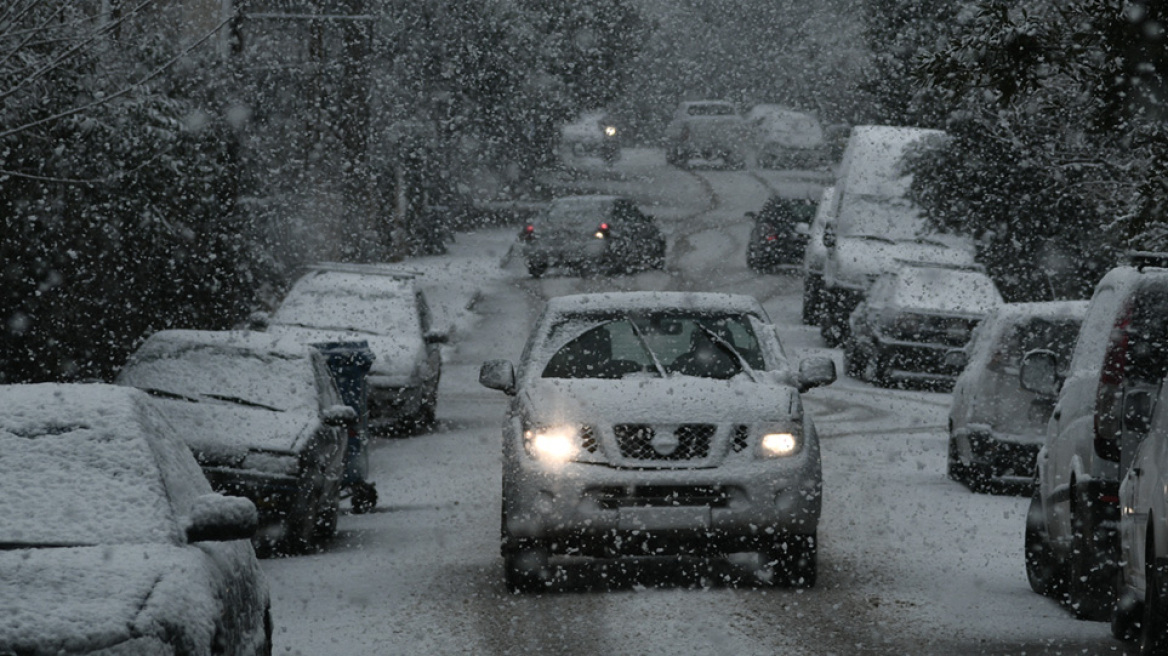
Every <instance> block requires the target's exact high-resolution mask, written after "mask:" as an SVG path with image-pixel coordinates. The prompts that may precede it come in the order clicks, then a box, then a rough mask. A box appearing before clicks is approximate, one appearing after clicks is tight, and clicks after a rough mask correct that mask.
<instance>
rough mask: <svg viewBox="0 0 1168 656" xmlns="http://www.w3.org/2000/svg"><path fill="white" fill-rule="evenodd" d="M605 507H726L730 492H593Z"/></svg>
mask: <svg viewBox="0 0 1168 656" xmlns="http://www.w3.org/2000/svg"><path fill="white" fill-rule="evenodd" d="M587 494H588V495H589V496H592V497H594V498H595V499H596V501H597V503H598V504H599V505H600V507H601V508H604V509H608V510H613V509H618V508H645V507H652V508H671V507H675V506H705V507H709V508H725V507H726V505H727V504H728V503H729V501H730V495H729V493H728V492H727V491H726V490H725V489H724V488H722V487H719V486H715V485H638V486H635V487H628V488H626V487H617V486H610V487H601V488H595V489H592V490H589V491H588V492H587Z"/></svg>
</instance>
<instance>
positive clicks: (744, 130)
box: [665, 100, 750, 168]
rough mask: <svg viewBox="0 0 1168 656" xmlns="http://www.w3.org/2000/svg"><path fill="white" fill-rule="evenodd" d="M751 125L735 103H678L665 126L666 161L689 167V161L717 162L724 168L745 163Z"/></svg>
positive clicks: (713, 101) (699, 101)
mask: <svg viewBox="0 0 1168 656" xmlns="http://www.w3.org/2000/svg"><path fill="white" fill-rule="evenodd" d="M749 131H750V128H749V126H747V124H746V121H745V120H744V119H743V118H742V115H741V114H739V113H738V108H737V107H735V106H734V103H731V102H727V101H725V100H691V101H686V102H683V103H681V104H679V105H678V106H677V110H676V111H675V112H674V113H673V119H672V120H670V121H669V125H667V126H666V127H665V140H666V145H665V161H666V162H668V163H669V164H672V165H673V166H680V167H688V166H689V165H690V160H694V159H698V160H702V161H703V162H707V163H711V162H712V163H720V164H721V165H722V166H725V167H727V168H742V167H744V166H746V151H747V143H748V141H749Z"/></svg>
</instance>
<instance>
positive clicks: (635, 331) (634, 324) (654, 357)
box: [626, 319, 668, 378]
mask: <svg viewBox="0 0 1168 656" xmlns="http://www.w3.org/2000/svg"><path fill="white" fill-rule="evenodd" d="M626 321H628V322H629V325H630V326H632V328H633V334H634V335H636V336H637V340H638V341H640V342H641V347H642V348H644V349H645V352H646V353H648V354H649V357H650V358H651V359H652V360H653V366H654V367H656V368H657V375H659V376H661V377H662V378H666V377H667V376H668V374H666V373H665V367H664V366H662V364H661V361H660V360H658V359H657V354H656V353H654V352H653V349H651V348H649V342H648V341H647V340H646V339H645V334H644V333H642V332H641V329H640V328H638V327H637V322H636V321H633V320H632V319H626Z"/></svg>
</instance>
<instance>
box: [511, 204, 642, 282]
mask: <svg viewBox="0 0 1168 656" xmlns="http://www.w3.org/2000/svg"><path fill="white" fill-rule="evenodd" d="M519 246H520V250H521V252H522V253H523V259H524V260H525V261H526V263H527V271H528V273H530V274H531V275H532V277H534V278H538V277H540V276H542V275H543V274H544V273H545V272H546V271H547V270H548V268H549V267H553V266H560V267H565V268H569V269H573V270H576V271H581V272H586V273H596V274H608V275H614V274H621V273H630V272H633V271H637V270H643V269H662V268H664V267H665V236H664V235H663V234H662V233H661V228H660V227H659V226H658V225H657V222H656V221H654V220H653V217H651V216H649V215H647V214H645V213H644V212H642V211H641V210H640V209H639V208H638V207H637V206H636V205H635V204H634V203H633V202H632V201H631V200H629V199H627V198H622V197H620V196H603V195H591V196H565V197H561V198H557V199H555V200H553V201H552V202H551V203H550V204H549V205H548V207H547V208H546V209H544V210H543V211H542V212H540V213H539V214H538V215H536V216H535V217H534V218H533V219H532V221H531V222H530V223H528V224H527V225H525V226H524V227H523V230H522V231H520V233H519Z"/></svg>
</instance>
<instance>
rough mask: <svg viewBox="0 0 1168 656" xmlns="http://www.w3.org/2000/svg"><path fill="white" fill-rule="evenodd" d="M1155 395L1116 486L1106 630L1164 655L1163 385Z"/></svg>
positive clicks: (1167, 407) (1167, 414)
mask: <svg viewBox="0 0 1168 656" xmlns="http://www.w3.org/2000/svg"><path fill="white" fill-rule="evenodd" d="M1157 397H1158V398H1157ZM1157 397H1153V396H1151V395H1150V396H1149V398H1150V399H1152V401H1151V403H1152V405H1153V406H1154V407H1155V408H1156V410H1155V413H1154V416H1153V417H1152V419H1151V425H1150V427H1149V428H1148V431H1147V437H1145V438H1144V440H1143V441H1141V442H1140V443H1139V445H1138V446H1137V447H1136V450H1135V454H1134V455H1133V456H1132V458H1131V466H1130V467H1128V469H1127V471H1126V473H1125V475H1124V477H1123V480H1122V482H1120V484H1119V507H1120V515H1119V545H1120V546H1119V562H1120V574H1119V576H1118V577H1117V578H1116V581H1117V583H1116V591H1115V612H1114V614H1113V615H1112V625H1111V628H1112V632H1113V633H1114V634H1115V637H1117V638H1120V639H1122V640H1126V639H1131V638H1136V637H1137V636H1138V637H1139V639H1140V647H1141V649H1140V653H1141V654H1164V653H1168V385H1164V384H1163V382H1161V384H1160V389H1159V393H1158V395H1157ZM1133 400H1134V399H1133ZM1129 402H1131V401H1129ZM1137 402H1138V401H1137ZM1138 416H1139V417H1141V418H1142V417H1144V416H1146V415H1143V414H1142V413H1141V414H1139V415H1138ZM1137 421H1138V419H1137ZM1137 625H1138V628H1137Z"/></svg>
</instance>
